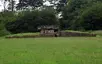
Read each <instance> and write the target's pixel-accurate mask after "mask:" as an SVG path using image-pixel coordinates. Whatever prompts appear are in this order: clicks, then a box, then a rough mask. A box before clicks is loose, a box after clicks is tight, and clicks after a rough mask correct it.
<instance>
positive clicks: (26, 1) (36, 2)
mask: <svg viewBox="0 0 102 64" xmlns="http://www.w3.org/2000/svg"><path fill="white" fill-rule="evenodd" d="M42 5H43V0H19V3H18V4H17V9H21V10H22V9H27V8H30V9H31V8H32V9H34V8H36V7H40V6H42Z"/></svg>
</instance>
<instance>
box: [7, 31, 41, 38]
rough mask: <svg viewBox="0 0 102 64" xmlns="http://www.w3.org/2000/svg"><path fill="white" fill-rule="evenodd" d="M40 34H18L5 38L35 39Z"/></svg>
mask: <svg viewBox="0 0 102 64" xmlns="http://www.w3.org/2000/svg"><path fill="white" fill-rule="evenodd" d="M39 34H40V33H38V32H37V33H19V34H11V35H7V36H6V38H30V37H37V36H39Z"/></svg>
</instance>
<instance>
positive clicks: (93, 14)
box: [80, 2, 102, 30]
mask: <svg viewBox="0 0 102 64" xmlns="http://www.w3.org/2000/svg"><path fill="white" fill-rule="evenodd" d="M80 25H81V26H82V27H83V28H84V29H85V30H102V3H100V2H98V3H95V4H94V5H92V6H90V7H88V8H87V9H86V10H85V11H84V12H83V13H82V15H81V17H80Z"/></svg>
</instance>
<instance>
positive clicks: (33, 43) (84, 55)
mask: <svg viewBox="0 0 102 64" xmlns="http://www.w3.org/2000/svg"><path fill="white" fill-rule="evenodd" d="M0 64H102V37H70V38H32V39H30V38H29V39H5V38H0Z"/></svg>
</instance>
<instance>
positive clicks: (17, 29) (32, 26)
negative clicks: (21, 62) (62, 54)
mask: <svg viewBox="0 0 102 64" xmlns="http://www.w3.org/2000/svg"><path fill="white" fill-rule="evenodd" d="M20 15H22V16H20ZM20 15H19V14H18V16H19V17H18V18H17V20H16V21H15V22H9V23H7V25H6V28H7V30H8V31H10V32H12V33H22V32H36V31H38V29H37V27H38V26H41V25H53V24H54V25H55V24H57V23H58V22H57V18H56V16H55V11H54V10H53V9H43V10H41V11H38V10H34V11H24V12H20Z"/></svg>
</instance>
